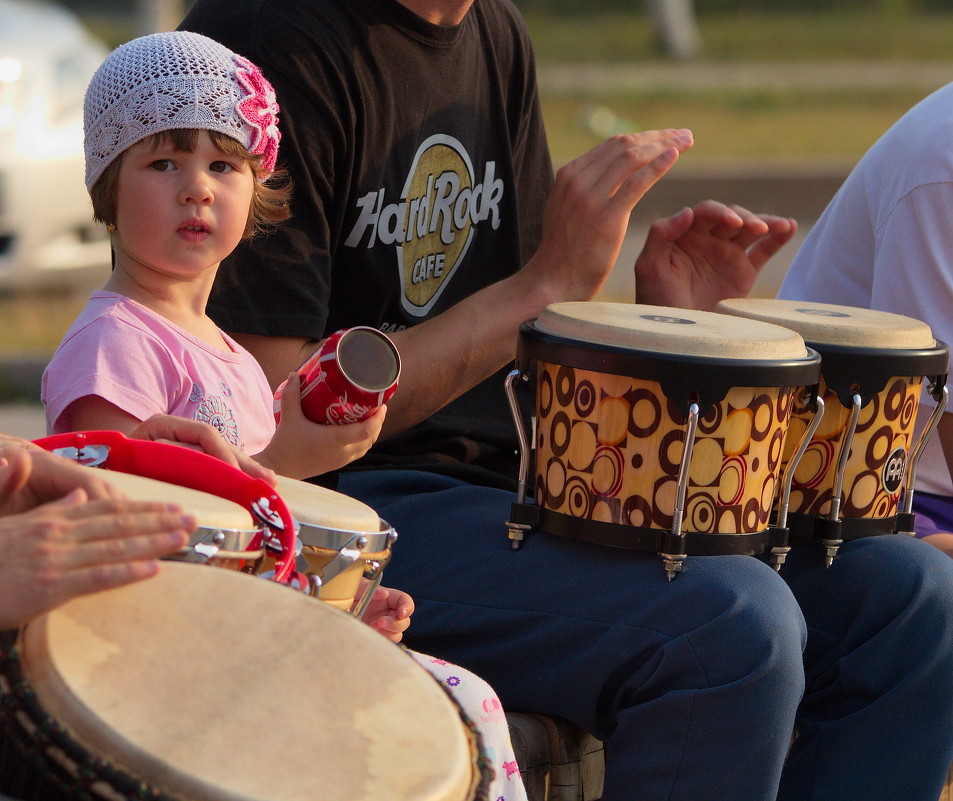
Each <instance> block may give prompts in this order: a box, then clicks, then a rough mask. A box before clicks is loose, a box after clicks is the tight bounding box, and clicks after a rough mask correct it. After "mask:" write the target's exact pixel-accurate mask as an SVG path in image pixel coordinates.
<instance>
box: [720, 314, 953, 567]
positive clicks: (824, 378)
mask: <svg viewBox="0 0 953 801" xmlns="http://www.w3.org/2000/svg"><path fill="white" fill-rule="evenodd" d="M717 311H719V312H722V313H725V314H731V315H737V316H740V317H744V318H747V319H754V320H761V321H766V322H769V323H775V324H778V325H783V326H786V327H788V328H791V329H793V330H795V331H797V332H798V333H799V334H801V336H803V338H804V340H805V342H806V343H807V345H808V346H809V347H811V348H813V349H815V350H816V351H818V352H819V353H820V355H821V382H820V389H819V393H820V395H821V396H822V397H823V399H824V401H825V408H826V411H825V414H824V420H823V422H822V423H821V425H820V427H819V428H818V430H817V431H816V432H815V433H814V434H813V437H812V438H811V441H810V443H809V445H808V447H807V449H806V451H805V453H804V455H803V457H802V458H801V460H800V461H799V463H798V465H797V467H796V469H795V471H794V482H793V484H794V488H793V491H792V493H791V498H790V517H789V522H790V529H791V533H792V535H795V536H798V537H812V538H814V539H815V540H817V541H818V542H819V543H820V544H821V545H822V546H823V547H824V548H825V549H826V559H827V562H828V563H830V561H831V560H832V559H833V558H834V556H835V555H836V553H837V549H838V548H839V546H840V545H841V543H842V542H843V541H849V540H853V539H858V538H860V537H868V536H876V535H880V534H893V533H906V534H912V533H913V514H912V513H911V508H912V503H913V496H914V482H915V480H916V472H917V463H918V461H919V458H920V454H921V453H922V451H923V447H924V446H925V444H926V442H927V440H928V438H929V437H930V436H931V435H932V434H933V432H934V430H935V429H936V426H937V424H938V423H939V419H940V415H941V414H942V412H943V410H944V408H945V407H946V405H947V397H948V390H947V387H946V376H947V370H948V362H949V349H948V347H947V345H946V344H945V343H943V342H939V341H937V340H935V339H934V338H933V333H932V332H931V330H930V327H929V326H928V325H927V324H926V323H924V322H922V321H920V320H916V319H914V318H911V317H906V316H903V315H899V314H891V313H889V312H882V311H876V310H872V309H861V308H855V307H851V306H840V305H834V304H827V303H809V302H804V301H791V300H774V299H756V298H739V299H733V300H726V301H722V302H721V303H719V304H718V306H717ZM924 385H926V388H927V391H928V392H929V394H930V395H931V396H932V398H933V400H934V401H935V402H936V406H935V408H934V410H933V413H932V416H931V418H930V420H929V422H928V424H927V425H926V427H925V428H924V429H923V432H922V433H921V435H920V437H919V439H918V441H917V442H914V441H913V429H914V423H915V422H916V417H917V413H918V409H919V404H920V398H921V395H922V393H923V389H924ZM804 411H805V410H804V409H803V408H801V407H796V408H795V410H794V416H793V418H792V421H791V429H792V432H800V431H803V430H804V427H805V420H806V418H805V414H804ZM901 504H902V505H901Z"/></svg>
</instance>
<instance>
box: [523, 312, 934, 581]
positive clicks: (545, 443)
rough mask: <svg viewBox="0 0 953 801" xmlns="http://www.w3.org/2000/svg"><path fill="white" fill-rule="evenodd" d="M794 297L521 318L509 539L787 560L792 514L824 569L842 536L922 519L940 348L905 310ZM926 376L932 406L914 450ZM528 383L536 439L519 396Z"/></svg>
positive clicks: (673, 569)
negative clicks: (790, 301) (923, 465)
mask: <svg viewBox="0 0 953 801" xmlns="http://www.w3.org/2000/svg"><path fill="white" fill-rule="evenodd" d="M794 306H796V307H797V309H798V310H795V309H794V307H792V306H789V305H786V304H785V303H784V302H780V301H755V300H751V301H748V300H739V301H727V302H725V303H724V304H722V305H721V306H720V307H719V308H718V311H717V312H716V313H710V312H699V311H690V310H683V309H674V308H669V307H654V306H641V305H633V304H616V303H598V302H591V303H557V304H553V305H552V306H549V307H547V308H546V309H544V310H543V312H542V313H541V314H540V315H539V317H538V318H537V319H536V320H533V321H529V322H527V323H524V324H523V326H521V328H520V333H519V340H518V345H517V359H516V366H515V369H514V370H513V371H512V372H511V373H510V375H509V377H508V378H507V382H506V390H507V395H508V397H509V400H510V407H511V411H512V413H513V417H514V420H515V422H516V426H517V433H518V435H519V438H520V451H521V459H520V477H519V479H520V481H519V488H518V493H517V501H516V503H515V504H514V505H513V510H512V517H511V520H510V522H509V523H508V524H507V526H508V530H509V536H510V539H511V540H512V541H513V542H514V547H518V546H519V543H520V542H521V540H522V538H523V536H524V534H525V532H526V531H527V530H528V529H530V528H539V529H540V530H541V531H544V532H547V533H550V534H556V535H560V536H565V537H570V538H573V539H582V540H587V541H591V542H596V543H600V544H604V545H611V546H615V547H621V548H628V549H633V550H641V551H647V552H654V553H657V554H659V555H660V556H661V558H662V560H663V563H664V565H665V569H666V573H667V575H668V577H669V579H670V580H671V578H673V577H674V575H675V574H676V573H677V572H678V571H679V570H680V569H681V566H682V563H683V561H684V559H685V558H686V557H687V556H688V555H692V554H696V555H705V554H749V555H755V554H760V553H764V552H766V551H767V552H768V553H769V554H770V561H771V562H772V564H774V566H775V567H780V565H781V563H782V562H783V561H784V557H785V555H786V553H787V552H788V551H789V550H790V547H789V544H788V533H789V524H790V532H791V533H793V534H795V535H798V536H804V535H807V536H813V537H815V538H816V539H817V540H818V541H820V542H821V544H822V545H823V546H824V547H825V548H826V549H827V551H826V558H827V561H828V564H829V563H830V561H831V560H832V559H833V557H834V555H835V554H836V551H837V548H838V547H839V545H840V543H841V542H842V540H843V539H844V538H847V539H853V538H856V537H860V536H870V535H874V534H880V533H892V532H894V531H912V521H911V517H912V515H910V514H909V510H910V503H912V492H913V489H912V488H913V479H914V476H915V468H916V461H917V460H918V458H919V453H920V452H921V451H922V446H923V444H924V442H925V438H926V436H927V435H928V434H929V433H930V431H931V430H932V428H934V427H935V425H936V422H937V421H938V419H939V414H940V412H941V411H942V408H943V406H944V405H945V403H946V388H945V381H946V370H947V362H948V349H947V347H946V345H944V344H943V343H940V342H936V341H935V340H934V339H933V337H932V335H931V334H930V331H929V328H928V327H927V326H925V324H923V323H921V322H919V321H916V320H912V319H910V318H900V317H899V316H898V315H884V314H882V313H879V312H868V311H866V310H857V309H852V308H849V307H832V306H827V307H824V305H823V304H794ZM808 307H810V308H808ZM890 318H897V319H890ZM821 320H823V321H824V323H826V324H821V323H820V322H819V321H821ZM805 321H810V322H811V323H812V325H811V326H808V325H806V324H805ZM831 321H834V322H831ZM848 331H850V332H851V333H850V334H849V335H848V333H847V332H848ZM887 331H889V332H891V334H892V336H886V335H885V332H887ZM875 334H879V335H880V336H875ZM871 343H877V346H872V344H871ZM924 376H926V380H927V381H929V387H930V391H931V394H933V396H934V398H935V399H936V400H937V403H938V407H937V410H936V411H935V412H934V418H933V420H932V421H931V425H930V426H928V428H927V431H926V432H925V435H924V437H922V438H921V440H920V442H919V443H917V444H916V445H915V446H913V450H912V453H911V442H910V440H911V437H912V435H911V432H912V427H913V423H914V420H915V416H916V412H917V405H918V402H919V394H920V388H921V387H922V385H923V382H924ZM531 378H532V379H535V393H536V398H535V416H534V420H533V423H534V434H533V438H532V440H531V439H530V437H529V436H528V434H527V433H526V428H525V425H524V423H523V415H522V412H521V410H520V405H519V403H518V401H517V397H516V386H517V382H519V381H529V380H530V379H531ZM821 387H823V390H822V389H821ZM831 406H834V407H835V408H834V413H833V414H829V413H828V412H827V411H825V410H827V409H829V408H830V407H831ZM844 407H847V408H849V409H850V410H851V411H850V412H849V414H846V416H845V413H843V412H842V411H841V409H842V408H844ZM852 444H853V453H854V454H855V456H854V457H853V458H854V461H855V462H856V465H855V464H851V468H850V470H848V469H847V467H846V466H847V464H849V463H850V459H851V445H852ZM534 457H535V461H534ZM531 463H533V464H534V467H535V473H534V475H533V477H532V483H533V489H534V493H535V503H530V502H528V501H527V491H528V485H529V483H530V478H529V469H530V464H531ZM904 482H906V483H904ZM901 494H903V496H904V512H903V513H901V514H899V515H898V514H896V511H897V505H898V502H899V498H900V496H901ZM842 498H843V499H845V500H843V501H842V500H841V499H842Z"/></svg>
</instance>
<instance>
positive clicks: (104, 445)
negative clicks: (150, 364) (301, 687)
mask: <svg viewBox="0 0 953 801" xmlns="http://www.w3.org/2000/svg"><path fill="white" fill-rule="evenodd" d="M34 443H35V444H36V445H38V446H40V447H41V448H44V449H46V450H48V451H51V452H53V453H56V454H58V455H60V456H62V457H64V458H66V459H72V460H74V461H76V462H77V463H79V464H81V465H85V466H87V467H97V468H104V473H105V472H106V471H109V472H110V473H112V472H118V473H124V474H129V475H132V476H140V477H143V478H150V479H153V480H155V481H158V482H161V483H164V484H170V485H174V486H178V487H183V488H187V489H193V490H197V491H199V492H203V493H207V494H209V495H214V496H217V497H220V498H223V499H225V500H229V501H232V502H233V503H237V504H238V505H239V506H241V507H242V508H244V509H246V510H248V512H250V513H251V515H252V518H253V520H254V522H255V524H256V525H258V526H259V528H260V533H259V536H258V537H256V538H254V539H253V541H252V542H251V543H249V545H248V548H252V549H254V548H257V547H262V548H264V550H265V552H266V553H270V554H271V555H272V556H273V559H272V562H273V564H274V566H275V569H274V571H273V578H274V579H275V580H276V581H280V582H282V583H285V584H292V583H296V582H297V581H300V580H301V576H300V575H298V573H297V572H296V570H295V548H296V543H295V532H294V528H295V524H294V520H293V519H292V517H291V513H290V511H289V510H288V507H287V506H286V505H285V502H284V501H283V500H282V499H281V497H280V496H279V495H278V494H277V493H276V492H275V490H274V488H273V487H271V486H269V485H268V483H267V482H265V481H264V480H263V479H260V478H253V477H252V476H249V475H248V474H247V473H244V472H243V471H241V470H239V469H238V468H237V467H233V466H232V465H230V464H227V463H226V462H224V461H222V460H220V459H216V458H215V457H213V456H210V455H208V454H206V453H202V452H201V451H196V450H192V449H191V448H186V447H182V446H179V445H174V444H171V443H167V442H152V441H148V440H137V439H131V438H129V437H126V436H125V435H123V434H122V433H120V432H118V431H73V432H69V433H66V434H54V435H52V436H48V437H42V438H40V439H37V440H34ZM117 480H121V479H117ZM130 486H131V485H130ZM137 497H138V496H137ZM139 499H140V500H156V501H158V500H162V499H163V495H162V494H159V495H156V496H153V497H151V498H142V497H139ZM220 534H221V533H220ZM217 539H218V540H219V542H218V543H217V544H218V546H219V547H220V546H221V545H222V544H223V543H224V541H223V540H222V538H221V536H218V537H217ZM236 542H237V540H236V539H235V538H232V539H231V540H230V543H231V544H232V545H234V544H235V543H236ZM202 549H205V550H207V546H206V545H203V547H202ZM202 549H199V550H196V551H195V554H196V555H200V551H201V550H202Z"/></svg>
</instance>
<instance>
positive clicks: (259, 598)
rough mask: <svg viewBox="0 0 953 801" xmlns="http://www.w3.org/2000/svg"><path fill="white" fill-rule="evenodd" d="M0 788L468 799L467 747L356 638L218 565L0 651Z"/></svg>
mask: <svg viewBox="0 0 953 801" xmlns="http://www.w3.org/2000/svg"><path fill="white" fill-rule="evenodd" d="M0 730H2V737H0V787H2V788H3V789H4V791H5V792H8V793H10V794H12V795H14V796H16V797H17V798H20V799H24V801H35V800H37V799H42V801H84V800H86V799H100V800H102V801H138V800H140V799H147V798H148V799H153V801H182V799H189V801H314V799H316V798H320V799H322V801H380V799H388V801H471V799H473V798H474V797H475V796H476V792H477V788H478V787H483V788H485V787H486V783H485V782H486V777H485V776H484V775H483V771H482V759H481V751H480V746H479V740H478V739H477V737H476V735H475V734H474V733H473V730H472V726H471V725H470V722H469V721H465V720H464V719H463V716H462V713H461V711H460V709H459V708H458V707H457V705H456V703H455V702H454V701H453V700H452V699H451V697H450V696H449V694H448V693H447V692H446V691H445V690H444V689H443V688H442V687H441V685H440V684H438V683H437V682H436V681H435V680H434V679H433V677H432V676H430V675H429V674H428V673H427V672H426V671H424V670H423V669H421V668H420V666H419V665H418V664H417V663H416V662H415V661H414V660H413V659H412V658H411V656H410V655H409V654H408V653H406V652H405V651H404V649H402V648H400V647H399V646H396V645H394V644H393V643H391V642H389V641H388V640H387V639H386V638H384V637H382V636H381V635H380V634H378V633H376V632H374V631H373V630H372V629H371V628H370V627H368V626H366V625H364V624H363V623H361V622H360V621H358V620H356V619H354V618H353V617H351V616H350V615H347V614H345V613H343V612H341V611H339V610H337V609H334V608H333V607H331V606H330V605H328V604H323V603H319V602H317V601H315V600H314V599H313V598H311V597H309V596H308V595H306V594H305V593H302V592H295V591H290V590H289V589H288V588H287V587H285V586H282V585H281V584H278V583H276V582H270V581H261V580H260V579H257V578H255V577H252V576H248V575H245V574H243V573H240V572H236V571H231V570H209V569H205V568H201V567H197V566H195V565H189V564H183V563H177V562H169V563H164V564H163V567H162V570H161V571H160V573H159V574H158V575H157V576H155V577H154V578H151V579H148V580H146V581H142V582H138V583H135V584H131V585H128V586H126V587H122V588H120V589H115V590H109V591H106V592H101V593H97V594H94V595H89V596H85V597H82V598H77V599H74V600H72V601H70V602H68V603H67V604H65V605H63V606H62V607H60V608H58V609H56V610H54V611H53V612H50V613H49V614H47V615H44V616H43V617H41V618H38V619H36V620H35V621H32V622H30V623H29V624H27V625H26V626H25V627H24V628H23V630H22V631H21V632H20V633H19V635H18V637H17V640H16V645H15V647H13V648H9V647H8V648H5V649H3V650H2V651H0Z"/></svg>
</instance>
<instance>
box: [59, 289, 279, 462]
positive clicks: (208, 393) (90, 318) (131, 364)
mask: <svg viewBox="0 0 953 801" xmlns="http://www.w3.org/2000/svg"><path fill="white" fill-rule="evenodd" d="M222 336H223V337H224V339H225V342H226V343H227V344H228V346H229V348H230V349H229V350H222V349H220V348H216V347H213V346H212V345H209V344H208V343H206V342H203V341H202V340H200V339H197V338H196V337H194V336H192V335H191V334H189V333H188V332H186V331H184V330H183V329H181V328H179V327H178V326H177V325H175V324H174V323H171V322H169V321H168V320H166V319H165V318H164V317H161V316H160V315H158V314H156V313H154V312H152V311H150V310H149V309H147V308H146V307H145V306H143V305H142V304H140V303H137V302H136V301H134V300H131V299H130V298H127V297H124V296H123V295H118V294H116V293H115V292H103V291H101V292H94V293H93V294H92V295H91V296H90V299H89V302H88V303H87V304H86V306H85V308H84V309H83V311H82V312H81V313H80V315H79V317H77V318H76V321H75V322H74V323H73V325H72V326H70V329H69V330H68V331H67V332H66V335H65V336H64V337H63V341H62V342H61V343H60V345H59V347H58V348H57V350H56V353H55V354H54V355H53V359H52V360H51V361H50V363H49V365H48V366H47V368H46V371H45V372H44V373H43V382H42V389H41V398H42V400H43V403H44V405H45V406H46V425H47V432H48V433H51V434H57V433H61V432H64V431H71V430H72V427H71V426H70V420H69V415H68V413H67V407H68V406H69V405H70V404H71V403H72V402H73V401H74V400H77V399H78V398H82V397H85V396H87V395H98V396H99V397H101V398H104V399H105V400H107V401H109V402H110V403H112V404H114V405H116V406H118V407H119V408H120V409H123V410H124V411H126V412H128V413H129V414H131V415H133V416H134V417H137V418H139V419H140V420H145V419H146V418H148V417H151V416H152V415H154V414H171V415H175V416H176V417H185V418H188V419H192V420H201V421H203V422H206V423H210V424H211V425H213V426H215V428H217V429H218V430H219V431H220V432H221V433H222V435H223V436H224V437H225V439H227V440H228V441H229V442H230V443H232V444H233V445H236V446H237V447H239V448H241V449H242V450H244V451H246V452H248V453H251V454H255V453H259V452H261V451H262V450H264V448H265V446H266V445H267V444H268V443H269V442H270V441H271V438H272V436H273V435H274V432H275V420H274V417H273V415H272V392H271V389H270V388H269V386H268V381H267V380H266V378H265V374H264V373H263V372H262V370H261V368H260V367H259V365H258V362H256V361H255V359H254V357H253V356H252V355H251V354H250V353H249V352H248V351H246V350H245V349H244V348H242V347H241V346H240V345H239V344H238V343H237V342H235V341H234V340H233V339H231V338H230V337H229V336H228V335H226V334H225V333H224V332H223V333H222Z"/></svg>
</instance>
